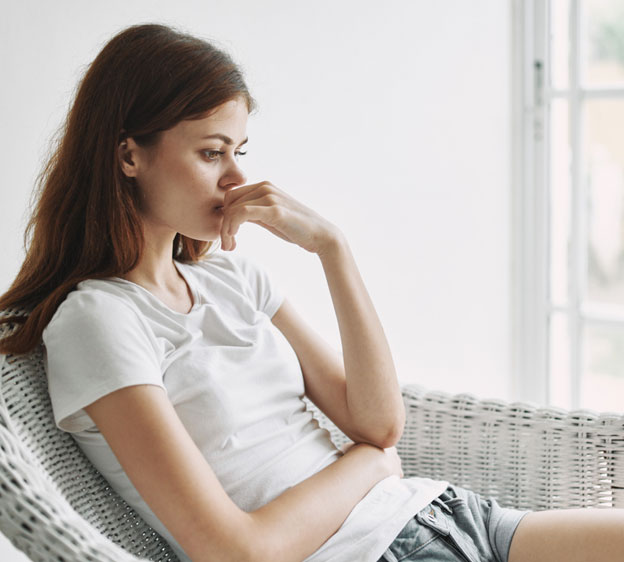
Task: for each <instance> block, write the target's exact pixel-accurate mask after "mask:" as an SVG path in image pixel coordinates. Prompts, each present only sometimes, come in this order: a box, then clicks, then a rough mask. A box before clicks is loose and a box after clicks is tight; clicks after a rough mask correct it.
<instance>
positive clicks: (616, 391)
mask: <svg viewBox="0 0 624 562" xmlns="http://www.w3.org/2000/svg"><path fill="white" fill-rule="evenodd" d="M583 344H584V357H585V360H584V363H585V364H584V369H583V376H582V380H581V408H590V409H592V410H597V411H612V412H618V413H621V412H624V369H623V368H622V366H623V365H624V327H622V326H603V325H588V326H587V328H586V331H585V337H584V341H583Z"/></svg>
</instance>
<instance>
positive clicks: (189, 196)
mask: <svg viewBox="0 0 624 562" xmlns="http://www.w3.org/2000/svg"><path fill="white" fill-rule="evenodd" d="M247 116H248V109H247V104H246V102H245V101H244V100H243V99H240V98H237V99H236V100H231V101H228V102H226V103H224V104H223V105H220V106H219V107H217V109H216V110H214V111H213V112H211V113H210V114H209V115H208V116H207V117H205V118H202V119H198V120H195V121H181V122H180V123H178V124H177V125H176V126H175V127H173V128H171V129H169V130H167V131H163V133H161V138H160V141H159V143H158V144H157V145H156V146H154V147H151V148H149V149H144V148H141V147H139V146H138V145H137V144H136V143H135V142H134V139H132V138H129V139H127V140H128V149H129V150H131V160H132V164H133V167H131V166H130V165H129V163H128V162H127V161H124V158H123V157H122V167H123V169H124V172H125V173H126V174H127V175H133V176H134V177H136V181H137V183H138V186H139V189H140V190H141V195H142V205H141V209H140V212H141V215H142V217H143V221H144V226H145V229H146V234H149V232H160V233H163V234H165V233H166V234H173V235H175V233H176V232H180V233H181V234H184V235H185V236H188V237H190V238H193V239H195V240H205V241H209V240H216V239H217V238H219V235H220V230H221V221H222V214H221V211H220V210H219V209H218V207H219V206H220V205H223V198H224V197H225V192H226V191H227V190H228V189H232V188H234V187H236V186H239V185H243V184H244V183H245V181H246V177H245V175H244V174H243V172H242V170H241V169H240V167H239V163H238V159H239V155H240V154H243V152H242V147H243V145H244V144H245V142H247V135H246V130H247ZM125 159H126V160H127V159H128V158H127V156H126V158H125Z"/></svg>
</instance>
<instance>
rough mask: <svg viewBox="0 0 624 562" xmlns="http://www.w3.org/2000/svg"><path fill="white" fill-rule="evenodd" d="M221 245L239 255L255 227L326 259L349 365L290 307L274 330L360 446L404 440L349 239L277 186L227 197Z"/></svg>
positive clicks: (391, 375) (381, 343)
mask: <svg viewBox="0 0 624 562" xmlns="http://www.w3.org/2000/svg"><path fill="white" fill-rule="evenodd" d="M223 212H224V219H223V223H222V225H221V240H222V248H223V249H224V250H233V249H234V248H236V241H235V238H234V236H235V235H236V233H237V232H238V229H239V227H240V225H241V224H242V223H244V222H245V221H250V222H254V223H256V224H259V225H260V226H262V227H264V228H266V229H268V230H269V231H270V232H272V233H273V234H275V235H276V236H279V237H280V238H282V239H284V240H287V241H288V242H291V243H293V244H298V245H299V246H301V247H302V248H304V249H305V250H307V251H308V252H313V253H316V254H318V256H319V258H320V259H321V263H322V265H323V269H324V270H325V276H326V278H327V283H328V285H329V290H330V293H331V298H332V301H333V304H334V309H335V311H336V317H337V319H338V326H339V329H340V338H341V340H342V351H343V357H344V359H343V358H342V357H340V355H339V354H338V353H336V352H335V351H333V350H332V349H331V348H330V347H329V346H328V345H327V344H326V343H325V342H323V341H322V338H320V337H319V336H318V335H316V334H314V333H313V331H312V330H311V329H309V328H308V327H307V326H306V325H305V323H304V322H303V321H302V320H301V319H300V318H299V317H298V316H297V315H296V314H295V313H294V311H293V309H292V307H291V306H286V307H283V308H284V310H280V311H278V312H277V314H276V315H275V317H274V318H273V322H274V324H275V325H276V326H277V327H278V328H279V329H280V330H281V331H282V332H283V333H284V335H285V336H286V337H287V339H288V340H289V342H290V343H291V345H292V346H293V348H294V350H295V352H296V353H297V356H298V358H299V362H300V363H301V366H302V370H303V375H304V380H305V388H306V395H308V396H309V397H310V399H311V400H312V401H313V402H314V403H315V404H316V405H317V406H318V407H319V408H320V409H321V410H322V411H323V412H325V414H327V416H328V417H329V418H330V419H331V420H332V421H333V422H334V423H335V424H336V425H337V426H338V427H339V428H340V429H342V431H343V432H344V433H345V434H347V435H348V436H349V437H351V438H352V439H353V440H354V441H368V442H370V443H372V444H375V445H378V446H379V447H382V448H385V447H389V446H391V445H394V444H395V443H396V442H397V441H398V439H399V438H400V436H401V434H402V432H403V426H404V424H405V407H404V405H403V399H402V396H401V389H400V386H399V383H398V380H397V376H396V372H395V368H394V362H393V360H392V355H391V353H390V348H389V345H388V342H387V340H386V336H385V334H384V331H383V328H382V326H381V322H380V321H379V318H378V316H377V313H376V312H375V308H374V306H373V303H372V301H371V299H370V297H369V295H368V292H367V291H366V287H365V286H364V283H363V281H362V278H361V276H360V273H359V271H358V268H357V266H356V264H355V260H354V259H353V255H352V254H351V250H350V248H349V245H348V244H347V240H346V238H345V237H344V235H343V234H342V232H341V231H340V230H339V229H338V228H337V227H336V226H335V225H333V224H331V223H330V222H328V221H327V220H325V219H324V218H323V217H321V216H320V215H319V214H318V213H316V212H314V211H313V210H312V209H309V208H308V207H306V206H305V205H303V204H301V203H300V202H299V201H296V200H295V199H293V198H292V197H291V196H290V195H289V194H288V193H286V192H284V191H283V190H281V189H279V188H278V187H276V186H274V185H273V184H271V183H270V182H266V181H264V182H260V183H257V184H251V185H247V186H243V187H239V188H237V189H233V190H230V191H228V192H227V193H226V194H225V200H224V206H223Z"/></svg>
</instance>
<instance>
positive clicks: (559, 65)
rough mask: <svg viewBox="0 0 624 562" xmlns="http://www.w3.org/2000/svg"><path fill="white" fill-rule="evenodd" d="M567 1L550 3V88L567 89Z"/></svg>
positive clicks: (568, 51)
mask: <svg viewBox="0 0 624 562" xmlns="http://www.w3.org/2000/svg"><path fill="white" fill-rule="evenodd" d="M569 18H570V12H569V0H552V1H551V3H550V52H551V60H550V72H551V82H552V87H553V88H556V89H557V90H561V89H566V88H567V87H568V76H569V74H568V58H569V53H570V50H569V49H570V46H569V41H570V34H569V32H568V28H569Z"/></svg>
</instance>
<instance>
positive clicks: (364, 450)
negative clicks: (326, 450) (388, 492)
mask: <svg viewBox="0 0 624 562" xmlns="http://www.w3.org/2000/svg"><path fill="white" fill-rule="evenodd" d="M340 450H341V451H342V452H343V453H344V454H345V455H349V454H363V455H369V456H370V457H371V458H372V459H374V461H375V462H378V463H379V465H380V468H381V470H382V474H383V477H384V478H385V477H387V476H393V475H396V476H398V477H399V478H403V467H402V466H401V458H400V457H399V453H398V451H397V448H396V447H388V448H387V449H380V448H379V447H376V446H375V445H371V444H370V443H353V442H350V443H345V444H344V445H343V446H342V447H340Z"/></svg>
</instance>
